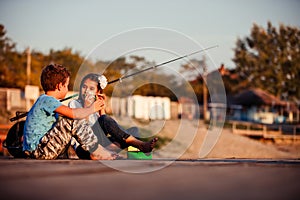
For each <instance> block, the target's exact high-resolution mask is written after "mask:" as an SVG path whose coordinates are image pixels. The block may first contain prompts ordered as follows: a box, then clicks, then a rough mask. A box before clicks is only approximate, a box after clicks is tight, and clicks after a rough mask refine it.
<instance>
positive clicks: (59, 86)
mask: <svg viewBox="0 0 300 200" xmlns="http://www.w3.org/2000/svg"><path fill="white" fill-rule="evenodd" d="M61 87H62V83H59V84H57V85H56V89H57V90H58V91H60V89H61Z"/></svg>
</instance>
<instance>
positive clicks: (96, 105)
mask: <svg viewBox="0 0 300 200" xmlns="http://www.w3.org/2000/svg"><path fill="white" fill-rule="evenodd" d="M92 106H93V109H94V112H97V111H100V110H102V109H104V108H105V101H103V100H101V99H97V100H96V101H95V102H94V103H93V104H92Z"/></svg>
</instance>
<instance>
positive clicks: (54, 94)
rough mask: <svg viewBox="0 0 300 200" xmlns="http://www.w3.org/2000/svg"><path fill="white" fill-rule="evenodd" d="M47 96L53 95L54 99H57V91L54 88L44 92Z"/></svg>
mask: <svg viewBox="0 0 300 200" xmlns="http://www.w3.org/2000/svg"><path fill="white" fill-rule="evenodd" d="M45 94H46V95H48V96H51V97H54V98H55V99H59V93H58V92H57V91H56V90H55V91H48V92H46V93H45Z"/></svg>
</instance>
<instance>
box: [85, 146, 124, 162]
mask: <svg viewBox="0 0 300 200" xmlns="http://www.w3.org/2000/svg"><path fill="white" fill-rule="evenodd" d="M90 157H91V159H92V160H116V159H119V158H120V156H119V155H118V154H116V153H114V152H111V151H109V150H107V149H105V148H104V147H102V146H101V145H98V148H97V149H96V151H94V152H93V153H91V156H90Z"/></svg>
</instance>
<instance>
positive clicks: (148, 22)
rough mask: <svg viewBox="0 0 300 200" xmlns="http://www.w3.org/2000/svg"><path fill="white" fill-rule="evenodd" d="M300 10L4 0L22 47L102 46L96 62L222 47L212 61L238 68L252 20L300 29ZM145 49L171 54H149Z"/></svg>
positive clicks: (215, 3) (237, 2)
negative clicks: (238, 46) (238, 52)
mask: <svg viewBox="0 0 300 200" xmlns="http://www.w3.org/2000/svg"><path fill="white" fill-rule="evenodd" d="M299 10H300V0H251V1H242V0H227V1H223V0H209V1H208V0H206V1H204V0H172V1H166V0H151V1H144V0H132V1H131V0H127V1H116V0H110V1H102V0H86V1H80V0H73V1H72V0H51V1H47V0H26V1H23V0H0V23H1V24H3V25H4V26H5V28H6V31H7V36H8V37H9V38H10V39H11V40H12V41H13V42H15V43H16V44H17V49H18V50H20V51H23V50H24V49H25V48H27V47H30V48H31V49H33V50H36V51H41V52H43V53H48V52H49V50H50V49H53V50H61V49H63V48H66V47H69V48H72V49H73V50H74V51H77V52H79V53H80V54H81V55H82V56H84V57H89V56H90V55H93V52H95V50H97V49H98V48H100V49H101V51H98V52H97V53H96V54H94V56H95V59H100V60H113V59H115V58H116V57H118V56H120V55H121V54H126V52H127V53H128V52H139V53H138V54H139V55H141V56H145V57H146V59H149V60H151V61H154V62H157V63H159V62H160V61H161V60H163V59H165V58H174V55H182V54H188V53H191V52H193V51H196V50H199V48H200V49H201V48H206V47H210V46H214V45H218V47H217V48H214V49H210V50H208V52H207V55H208V56H209V59H211V60H212V62H213V63H214V64H215V65H217V66H219V65H220V64H221V63H224V64H225V66H226V67H228V68H234V67H235V66H234V63H233V62H232V58H233V56H234V51H233V48H234V47H235V42H236V40H237V38H244V37H246V36H249V34H250V31H251V28H252V26H253V23H256V24H258V25H259V26H262V27H266V26H267V22H268V21H270V22H271V23H272V24H273V26H276V27H278V26H279V24H281V23H282V24H284V25H288V26H293V27H300V14H299V13H300V12H299ZM145 38H147V39H145ZM131 43H135V45H131ZM143 45H144V49H143V50H141V49H142V48H143ZM198 47H199V48H198ZM137 49H139V51H137ZM145 49H148V50H149V49H150V50H152V51H153V50H154V49H159V50H160V51H158V53H157V51H156V56H157V55H159V54H160V55H163V54H166V52H167V54H168V56H165V57H164V56H162V57H161V58H159V57H157V58H156V57H151V56H150V57H149V58H148V57H147V56H148V54H147V53H145V51H146V50H145ZM169 54H172V56H173V57H172V56H170V55H169ZM149 55H150V54H149ZM198 58H199V57H198ZM156 59H157V60H156ZM164 61H165V60H164Z"/></svg>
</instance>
